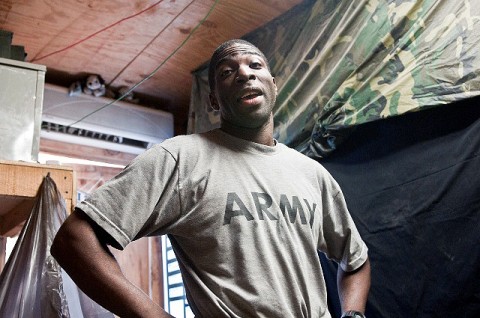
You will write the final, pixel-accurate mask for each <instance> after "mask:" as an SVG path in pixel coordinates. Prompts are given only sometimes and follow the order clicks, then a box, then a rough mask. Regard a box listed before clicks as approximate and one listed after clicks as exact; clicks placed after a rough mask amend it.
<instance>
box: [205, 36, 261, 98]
mask: <svg viewBox="0 0 480 318" xmlns="http://www.w3.org/2000/svg"><path fill="white" fill-rule="evenodd" d="M235 45H245V46H247V47H250V48H251V49H252V52H254V53H255V54H258V55H260V57H261V58H262V59H263V60H264V61H265V63H266V64H267V68H268V71H269V72H270V65H269V64H268V60H267V58H266V57H265V55H264V54H263V52H262V51H260V49H259V48H258V47H256V46H255V45H253V44H252V43H250V42H248V41H245V40H242V39H233V40H228V41H226V42H223V43H222V44H220V46H218V47H217V48H216V50H215V51H214V52H213V54H212V58H211V59H210V64H209V66H208V85H209V86H210V91H213V90H214V88H215V68H216V67H217V64H218V62H219V61H220V60H221V59H222V58H224V57H225V54H226V50H227V49H229V48H230V47H232V46H235Z"/></svg>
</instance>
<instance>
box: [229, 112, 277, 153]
mask: <svg viewBox="0 0 480 318" xmlns="http://www.w3.org/2000/svg"><path fill="white" fill-rule="evenodd" d="M220 129H221V130H223V131H224V132H226V133H227V134H229V135H232V136H234V137H237V138H240V139H244V140H248V141H252V142H255V143H257V144H262V145H266V146H274V145H275V141H274V140H273V116H271V117H270V119H269V120H268V121H267V122H266V123H265V124H264V125H262V126H261V127H258V128H246V127H239V126H235V125H232V124H231V123H228V122H224V121H223V122H222V124H221V127H220Z"/></svg>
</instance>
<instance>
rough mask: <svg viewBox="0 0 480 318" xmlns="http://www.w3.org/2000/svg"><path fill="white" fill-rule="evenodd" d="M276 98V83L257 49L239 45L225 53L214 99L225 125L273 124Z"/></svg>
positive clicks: (212, 97)
mask: <svg viewBox="0 0 480 318" xmlns="http://www.w3.org/2000/svg"><path fill="white" fill-rule="evenodd" d="M276 95H277V86H276V84H275V79H274V78H273V77H272V75H271V74H270V71H269V70H268V66H267V63H266V61H265V60H264V59H263V58H262V57H261V55H260V54H259V53H258V50H257V49H256V48H254V47H251V46H249V45H245V44H238V43H237V44H234V45H232V46H229V47H227V48H226V49H225V50H223V52H222V54H221V56H220V58H219V59H218V63H217V65H216V67H215V88H214V90H213V91H212V95H211V99H212V104H214V107H215V106H216V105H217V106H218V107H219V109H220V113H221V116H222V120H223V121H226V122H229V123H230V124H233V125H235V126H238V127H244V128H258V127H260V126H262V125H263V124H265V123H266V122H267V121H268V120H269V118H270V114H271V112H272V108H273V106H274V105H275V99H276ZM215 104H216V105H215Z"/></svg>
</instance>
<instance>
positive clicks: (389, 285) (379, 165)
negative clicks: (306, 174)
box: [320, 98, 480, 318]
mask: <svg viewBox="0 0 480 318" xmlns="http://www.w3.org/2000/svg"><path fill="white" fill-rule="evenodd" d="M479 155H480V98H473V99H469V100H465V101H462V102H458V103H455V104H451V105H446V106H443V107H439V108H434V109H430V110H425V111H422V112H417V113H409V114H406V115H404V116H399V117H396V118H390V119H386V120H382V121H378V122H373V123H369V124H365V125H360V126H358V127H357V128H356V129H355V131H354V132H353V133H352V134H351V135H350V137H349V138H348V140H347V141H346V142H345V143H344V144H342V145H341V147H340V148H339V149H337V151H335V152H334V153H333V154H332V155H331V156H330V157H328V158H325V159H322V160H321V161H320V162H321V163H322V164H323V165H324V166H325V167H326V168H327V169H328V170H329V171H330V173H331V174H332V175H333V176H334V177H335V178H336V180H337V181H338V182H339V184H340V185H341V187H342V189H343V191H344V193H345V197H346V200H347V203H348V206H349V209H350V211H351V214H352V217H353V219H354V220H355V222H356V224H357V226H358V229H359V231H360V233H361V234H362V236H363V238H364V240H365V241H366V243H367V245H368V246H369V249H370V252H369V255H370V259H371V265H372V287H371V290H370V295H369V300H368V304H367V311H366V313H367V316H368V317H369V318H375V317H388V318H390V317H405V318H407V317H408V318H412V317H452V318H461V317H477V316H479V314H480V244H479V243H480V217H479V216H480V156H479ZM324 269H325V271H326V275H327V279H326V281H327V285H328V288H329V292H330V293H331V295H333V296H331V297H330V298H331V302H332V308H334V310H333V311H334V312H335V313H336V314H337V315H338V303H337V299H335V298H336V296H335V295H334V294H333V293H335V292H336V287H335V279H334V275H335V266H333V265H332V264H329V263H327V262H324Z"/></svg>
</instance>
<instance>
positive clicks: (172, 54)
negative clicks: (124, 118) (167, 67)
mask: <svg viewBox="0 0 480 318" xmlns="http://www.w3.org/2000/svg"><path fill="white" fill-rule="evenodd" d="M219 1H220V0H215V2H214V3H213V5H212V6H211V7H210V10H208V12H207V14H206V15H205V17H204V18H203V19H202V20H200V22H199V23H197V25H196V26H195V27H194V28H193V29H192V31H191V32H190V33H189V34H188V36H187V37H186V38H185V39H184V40H183V42H182V43H180V45H179V46H178V47H177V48H176V49H175V50H173V52H172V53H170V55H168V56H167V57H166V58H165V59H164V60H163V62H162V63H160V65H158V66H157V67H156V68H155V69H154V70H153V71H152V72H151V73H150V74H148V76H146V77H145V78H144V79H142V80H141V81H139V82H138V83H136V84H135V85H133V86H132V87H131V88H130V89H128V90H127V91H126V92H125V93H124V94H123V95H122V96H120V97H118V98H117V99H115V100H113V101H111V102H109V103H107V104H105V105H103V106H102V107H100V108H99V109H97V110H95V111H93V112H91V113H89V114H87V115H85V116H83V117H82V118H80V119H79V120H77V121H76V122H74V123H72V124H70V125H68V126H67V127H70V126H73V125H75V124H78V123H79V122H81V121H83V120H85V119H86V118H88V117H90V116H91V115H93V114H95V113H97V112H99V111H101V110H102V109H104V108H106V107H108V106H111V105H113V104H114V103H116V102H117V101H119V100H122V99H123V98H125V96H127V95H128V94H130V92H132V91H133V90H134V89H135V88H137V87H138V86H140V85H141V84H143V83H144V82H146V81H147V80H149V79H150V78H151V77H152V76H153V75H155V73H157V72H158V70H159V69H160V68H161V67H162V66H163V65H164V64H165V63H166V62H167V61H168V60H170V58H172V56H174V55H175V54H176V53H177V52H178V51H179V50H180V49H181V48H182V47H183V46H184V45H185V44H186V43H187V42H188V41H189V40H190V38H191V37H192V36H193V34H194V33H195V31H196V30H197V29H198V28H199V27H200V26H201V25H202V24H203V22H205V20H207V19H208V17H209V16H210V14H211V13H212V12H213V9H215V7H216V5H217V4H218V2H219Z"/></svg>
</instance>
